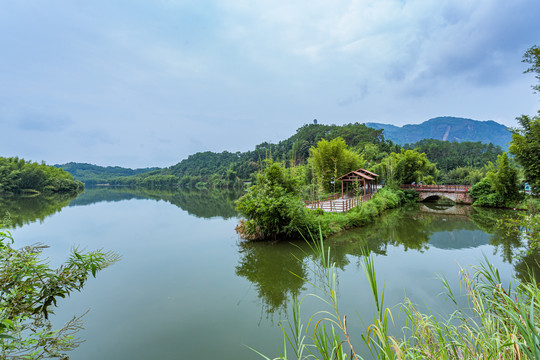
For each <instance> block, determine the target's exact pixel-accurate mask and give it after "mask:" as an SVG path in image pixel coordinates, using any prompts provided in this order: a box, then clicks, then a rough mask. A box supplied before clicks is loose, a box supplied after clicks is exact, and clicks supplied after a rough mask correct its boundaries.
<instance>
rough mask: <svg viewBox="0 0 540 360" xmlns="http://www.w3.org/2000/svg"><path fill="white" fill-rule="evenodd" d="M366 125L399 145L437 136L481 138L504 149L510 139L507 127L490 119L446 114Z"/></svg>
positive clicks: (448, 138)
mask: <svg viewBox="0 0 540 360" xmlns="http://www.w3.org/2000/svg"><path fill="white" fill-rule="evenodd" d="M366 126H369V127H371V128H373V129H377V130H384V137H385V138H386V139H388V140H392V141H393V142H395V143H397V144H400V145H404V144H411V143H415V142H417V141H420V140H422V139H437V140H447V141H458V142H462V141H472V142H476V141H481V142H483V143H486V144H487V143H490V142H491V143H493V144H494V145H499V146H500V147H502V148H503V149H507V148H508V143H509V142H510V141H511V140H512V134H511V133H510V131H509V130H508V128H507V127H506V126H504V125H501V124H499V123H497V122H495V121H492V120H489V121H478V120H472V119H465V118H457V117H450V116H445V117H436V118H433V119H429V120H428V121H425V122H423V123H421V124H417V125H404V126H402V127H399V126H395V125H390V124H379V123H366Z"/></svg>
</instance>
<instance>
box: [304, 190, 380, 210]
mask: <svg viewBox="0 0 540 360" xmlns="http://www.w3.org/2000/svg"><path fill="white" fill-rule="evenodd" d="M373 194H374V193H371V194H366V195H363V196H359V197H354V198H347V197H343V198H341V197H338V196H339V194H334V195H332V196H330V197H328V198H326V199H323V200H315V201H304V203H305V204H306V207H307V208H308V209H311V210H315V209H322V210H323V211H326V212H340V213H341V212H347V211H349V210H351V209H352V208H354V207H356V206H358V204H360V203H362V202H365V201H368V200H369V199H371V196H372V195H373Z"/></svg>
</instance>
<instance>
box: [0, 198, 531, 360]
mask: <svg viewBox="0 0 540 360" xmlns="http://www.w3.org/2000/svg"><path fill="white" fill-rule="evenodd" d="M236 196H237V194H234V193H228V192H219V193H216V192H215V193H210V194H207V193H199V192H188V193H175V194H166V193H162V194H149V193H145V192H141V191H130V190H126V189H123V190H122V189H88V190H87V191H86V192H85V193H84V194H82V195H81V196H79V197H78V198H77V199H75V200H73V201H70V200H69V199H60V201H56V200H52V199H37V198H22V199H21V198H3V199H1V202H0V210H1V211H2V212H5V210H9V211H10V213H11V216H12V218H13V221H14V224H15V225H16V228H15V229H14V230H13V231H12V234H13V236H14V238H15V246H16V247H20V246H23V245H27V244H33V243H36V242H40V243H44V244H47V245H49V246H50V247H49V248H48V249H46V250H45V255H46V256H47V257H48V258H49V261H50V263H51V265H54V266H58V265H59V264H61V263H62V262H63V261H64V260H65V259H66V258H67V257H68V255H69V251H70V248H72V247H74V246H79V247H80V248H86V249H88V250H92V249H101V248H103V249H105V250H112V251H115V252H117V253H118V254H120V255H121V256H122V259H121V261H120V262H118V263H116V264H114V265H113V266H111V267H110V268H107V269H105V270H103V271H102V272H100V273H98V276H97V278H95V279H93V278H92V279H90V280H89V281H88V283H87V284H86V286H85V288H84V289H83V291H82V292H80V293H75V294H72V296H71V297H70V298H68V299H66V300H62V301H61V302H59V304H58V305H59V307H58V309H57V311H56V316H55V318H54V322H55V323H56V324H61V323H63V322H65V321H67V320H69V319H70V318H72V317H73V316H74V315H80V314H82V313H84V312H85V311H87V310H90V311H89V312H88V314H87V315H86V316H85V318H84V319H85V320H84V322H85V327H86V329H85V330H83V331H81V332H80V334H79V335H80V337H81V338H83V339H85V340H86V341H85V342H84V343H83V344H82V345H81V346H80V347H79V348H77V349H76V350H75V351H73V352H72V353H71V354H70V356H71V358H72V359H115V360H118V359H130V360H135V359H141V360H142V359H145V360H146V359H257V358H259V357H258V355H256V354H255V353H254V352H253V351H252V350H250V349H249V348H248V346H249V347H252V348H255V349H257V350H259V351H261V352H263V353H265V354H267V355H268V356H270V357H273V356H277V354H278V346H280V345H282V335H281V330H280V328H279V322H280V321H282V320H286V319H287V314H288V309H289V307H290V303H291V299H292V296H299V297H300V298H301V297H302V296H304V295H306V294H307V293H309V292H312V291H313V288H312V286H311V285H309V284H308V283H306V282H305V281H303V280H301V279H299V278H298V277H296V276H294V275H292V274H291V272H293V273H295V274H297V275H300V276H304V277H307V278H310V279H312V277H311V275H310V274H309V271H308V267H309V266H310V264H311V262H312V261H313V257H312V256H311V255H309V251H308V249H307V247H306V246H305V245H304V244H303V243H302V242H301V241H299V242H297V243H296V244H295V245H291V244H288V243H283V244H282V243H279V244H274V245H272V244H268V243H246V242H244V241H242V240H240V239H239V238H238V236H237V234H236V233H235V231H234V227H235V225H236V224H237V222H238V219H237V218H236V215H235V212H234V204H233V200H234V198H235V197H236ZM505 214H506V215H507V214H508V213H504V212H501V211H493V210H491V211H489V210H483V209H473V208H470V207H454V208H452V209H448V208H445V207H437V206H430V207H426V206H420V207H412V208H406V209H405V208H403V209H398V210H394V211H391V212H388V213H386V214H385V215H384V216H382V217H380V218H379V219H378V220H377V222H376V223H374V224H373V225H371V226H368V227H365V228H362V229H358V230H355V231H350V232H347V233H344V234H340V235H339V236H335V237H333V238H332V239H329V240H328V241H327V244H329V245H330V246H331V248H332V257H333V261H334V262H335V263H336V264H337V267H338V269H339V270H338V279H339V288H338V291H339V297H340V304H341V310H342V314H348V318H349V328H350V330H351V331H352V332H354V333H355V334H357V337H356V338H358V336H359V334H360V332H361V331H363V326H362V321H363V322H364V323H366V324H369V323H370V321H371V320H372V319H373V314H374V313H373V311H374V305H373V301H372V298H371V291H370V289H369V287H368V284H367V281H366V279H365V276H364V274H363V270H362V267H361V265H360V255H361V253H362V251H363V249H366V248H367V249H369V250H370V252H371V254H372V255H373V256H374V259H375V265H376V269H377V278H378V280H379V282H380V285H381V286H382V284H383V283H384V284H385V286H386V304H387V305H388V306H393V305H396V304H399V303H400V302H401V301H402V300H403V298H404V297H405V296H407V297H409V298H410V299H412V300H413V302H416V303H418V304H419V305H420V306H421V308H423V309H425V308H426V307H429V308H430V309H431V311H432V312H434V313H440V314H447V313H449V312H450V311H451V310H452V307H451V303H450V302H449V301H445V297H444V296H438V295H439V294H441V293H442V292H443V290H442V284H441V282H440V280H438V279H437V274H444V276H446V278H447V279H448V281H449V282H450V284H451V286H452V287H453V288H454V290H455V291H456V292H459V276H458V271H459V266H464V267H467V266H469V265H472V264H478V263H480V261H481V260H482V258H483V256H485V257H487V258H488V259H489V261H490V262H492V263H493V264H494V265H496V266H497V267H498V268H499V270H500V271H501V274H502V277H503V278H504V280H505V281H509V280H510V278H511V276H512V275H513V274H517V275H518V276H523V274H524V273H525V263H526V262H527V261H532V260H531V259H525V260H519V261H518V260H515V259H514V256H515V255H516V254H517V252H518V251H519V248H520V242H519V240H517V239H508V238H505V237H504V236H503V235H501V234H500V232H499V231H497V228H496V226H495V223H496V220H497V219H499V218H501V217H502V216H504V215H505ZM461 301H462V303H463V304H466V301H465V299H461ZM322 308H324V307H323V306H322V305H321V304H320V302H317V301H316V300H315V299H313V298H308V299H307V300H306V301H305V303H304V307H303V310H304V313H303V314H304V318H306V319H307V318H308V317H309V314H311V313H312V312H313V311H316V310H318V309H322ZM394 311H395V312H396V316H397V309H395V310H394ZM398 322H399V321H398Z"/></svg>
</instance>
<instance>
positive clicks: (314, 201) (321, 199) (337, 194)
mask: <svg viewBox="0 0 540 360" xmlns="http://www.w3.org/2000/svg"><path fill="white" fill-rule="evenodd" d="M340 195H341V194H340V193H335V194H331V195H328V196H325V197H323V198H320V199H317V200H303V201H304V204H306V205H311V204H316V203H320V202H322V201H332V200H336V199H339V197H340Z"/></svg>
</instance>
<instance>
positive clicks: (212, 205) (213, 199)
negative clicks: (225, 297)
mask: <svg viewBox="0 0 540 360" xmlns="http://www.w3.org/2000/svg"><path fill="white" fill-rule="evenodd" d="M241 195H242V191H241V190H240V191H239V190H237V189H236V190H234V189H213V190H180V189H179V190H177V191H163V190H148V189H144V188H129V187H102V188H88V189H86V190H85V192H84V193H83V194H81V195H80V196H79V197H78V198H77V199H75V200H74V201H73V202H72V203H71V204H70V206H81V205H90V204H94V203H97V202H103V201H106V202H112V201H121V200H130V199H152V200H157V201H166V202H168V203H170V204H172V205H175V206H177V207H179V208H181V209H182V210H185V211H187V212H188V213H189V214H190V215H194V216H196V217H200V218H212V217H222V218H224V219H229V218H233V217H236V215H237V214H236V206H235V201H236V199H238V198H239V197H240V196H241Z"/></svg>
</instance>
